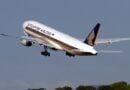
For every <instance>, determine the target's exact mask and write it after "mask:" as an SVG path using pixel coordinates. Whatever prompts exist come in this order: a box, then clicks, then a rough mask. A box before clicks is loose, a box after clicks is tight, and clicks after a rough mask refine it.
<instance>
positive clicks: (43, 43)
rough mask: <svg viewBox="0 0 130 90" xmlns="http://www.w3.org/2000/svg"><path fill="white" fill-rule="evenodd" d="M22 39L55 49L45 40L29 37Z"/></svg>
mask: <svg viewBox="0 0 130 90" xmlns="http://www.w3.org/2000/svg"><path fill="white" fill-rule="evenodd" d="M22 39H24V40H27V41H31V42H32V43H36V44H39V45H45V46H48V47H50V48H54V46H52V45H51V44H48V43H46V42H44V41H43V40H40V39H38V38H34V37H28V36H22V37H21V40H22Z"/></svg>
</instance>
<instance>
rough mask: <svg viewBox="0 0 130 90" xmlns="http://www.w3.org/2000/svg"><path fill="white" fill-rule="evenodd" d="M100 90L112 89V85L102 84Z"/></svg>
mask: <svg viewBox="0 0 130 90" xmlns="http://www.w3.org/2000/svg"><path fill="white" fill-rule="evenodd" d="M98 90H112V87H111V86H109V85H102V86H99V87H98Z"/></svg>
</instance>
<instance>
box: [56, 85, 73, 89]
mask: <svg viewBox="0 0 130 90" xmlns="http://www.w3.org/2000/svg"><path fill="white" fill-rule="evenodd" d="M55 90H72V88H71V87H69V86H65V87H58V88H56V89H55Z"/></svg>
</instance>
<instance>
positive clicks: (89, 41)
mask: <svg viewBox="0 0 130 90" xmlns="http://www.w3.org/2000/svg"><path fill="white" fill-rule="evenodd" d="M99 28H100V23H97V24H96V26H95V27H94V28H93V29H92V31H91V32H90V33H89V35H88V37H87V38H86V39H85V40H84V43H86V44H88V45H90V46H94V45H95V41H96V39H97V35H98V32H99Z"/></svg>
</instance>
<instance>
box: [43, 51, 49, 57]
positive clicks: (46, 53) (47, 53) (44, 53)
mask: <svg viewBox="0 0 130 90" xmlns="http://www.w3.org/2000/svg"><path fill="white" fill-rule="evenodd" d="M41 55H44V56H50V53H49V52H46V51H45V52H43V51H42V52H41Z"/></svg>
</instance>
